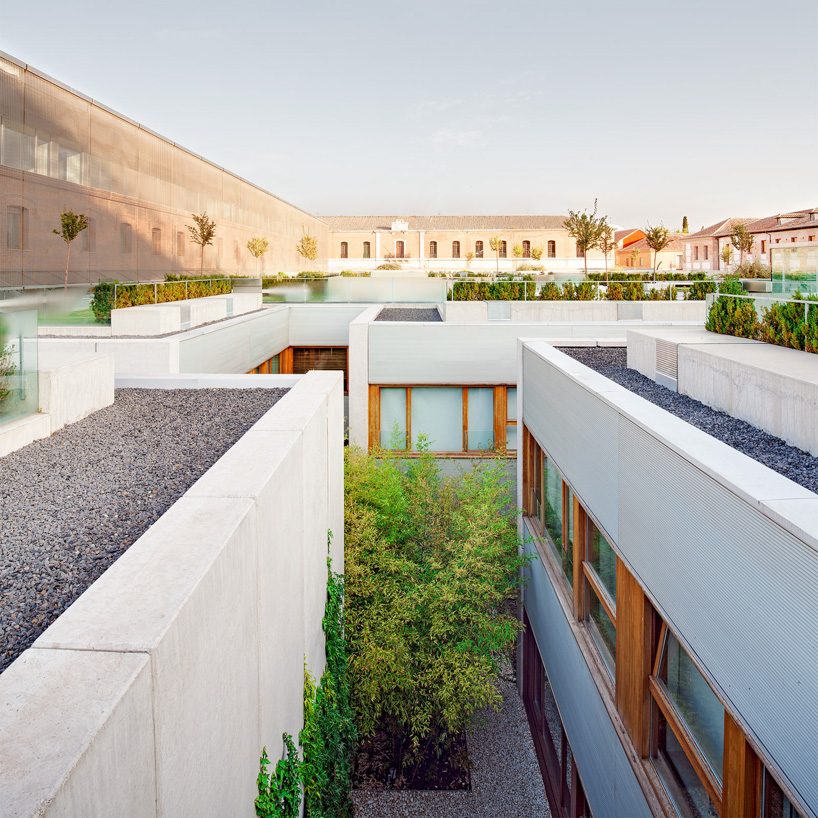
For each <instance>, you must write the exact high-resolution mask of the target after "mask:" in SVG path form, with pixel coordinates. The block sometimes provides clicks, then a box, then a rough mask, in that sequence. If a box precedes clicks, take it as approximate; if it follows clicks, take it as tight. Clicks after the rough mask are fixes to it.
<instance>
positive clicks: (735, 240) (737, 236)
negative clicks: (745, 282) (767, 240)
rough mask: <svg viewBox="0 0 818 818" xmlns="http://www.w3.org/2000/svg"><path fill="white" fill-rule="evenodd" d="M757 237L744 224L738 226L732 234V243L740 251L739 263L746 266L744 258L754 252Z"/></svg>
mask: <svg viewBox="0 0 818 818" xmlns="http://www.w3.org/2000/svg"><path fill="white" fill-rule="evenodd" d="M755 241H756V240H755V236H753V234H752V233H750V232H749V231H748V230H747V227H746V226H745V225H743V224H737V225H736V226H735V227H734V228H733V232H732V233H731V234H730V243H731V244H732V245H733V247H735V248H736V250H738V251H739V263H740V264H744V256H745V255H746V254H747V253H752V252H753V245H754V244H755Z"/></svg>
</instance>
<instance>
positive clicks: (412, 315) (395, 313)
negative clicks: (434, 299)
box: [375, 307, 443, 321]
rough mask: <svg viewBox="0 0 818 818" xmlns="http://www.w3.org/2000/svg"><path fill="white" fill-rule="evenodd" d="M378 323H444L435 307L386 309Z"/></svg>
mask: <svg viewBox="0 0 818 818" xmlns="http://www.w3.org/2000/svg"><path fill="white" fill-rule="evenodd" d="M375 320H376V321H443V319H442V318H441V317H440V313H439V312H438V311H437V308H435V307H429V308H427V307H384V308H383V309H382V310H381V311H380V312H379V313H378V315H377V317H376V318H375Z"/></svg>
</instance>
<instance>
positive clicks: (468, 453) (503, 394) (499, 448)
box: [369, 383, 519, 459]
mask: <svg viewBox="0 0 818 818" xmlns="http://www.w3.org/2000/svg"><path fill="white" fill-rule="evenodd" d="M516 386H517V385H516V384H501V385H495V386H491V385H487V384H484V383H483V384H479V383H478V384H467V385H465V386H464V385H463V384H459V383H457V384H451V383H441V384H401V383H395V384H391V383H390V384H371V385H370V387H369V448H370V449H375V448H380V436H381V411H380V406H381V399H380V390H381V389H405V390H406V423H405V429H406V448H405V449H404V450H403V451H405V453H406V456H407V457H417V456H418V454H419V452H413V451H412V450H411V446H412V389H414V388H417V389H428V388H430V387H431V388H433V389H462V390H463V392H462V396H463V397H462V402H463V410H462V419H461V441H462V447H461V448H460V449H459V450H457V451H452V452H448V451H447V452H432V454H433V455H434V456H435V457H454V458H458V457H462V458H469V459H473V458H475V457H483V456H485V455H487V454H488V455H491V456H496V455H500V456H501V457H516V456H517V452H518V449H506V426H507V425H512V423H513V425H515V426H516V425H517V421H510V420H508V417H507V415H508V390H509V389H514V388H516ZM469 389H493V390H494V399H493V408H494V412H493V421H494V423H493V429H494V446H493V448H492V449H490V450H485V449H468V448H467V446H468V431H469V425H468V424H469ZM498 441H499V443H498ZM517 445H518V446H519V441H518V444H517Z"/></svg>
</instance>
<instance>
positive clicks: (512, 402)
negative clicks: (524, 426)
mask: <svg viewBox="0 0 818 818" xmlns="http://www.w3.org/2000/svg"><path fill="white" fill-rule="evenodd" d="M507 393H508V409H507V410H506V416H507V417H508V419H509V420H517V387H516V386H510V387H509V388H508V390H507Z"/></svg>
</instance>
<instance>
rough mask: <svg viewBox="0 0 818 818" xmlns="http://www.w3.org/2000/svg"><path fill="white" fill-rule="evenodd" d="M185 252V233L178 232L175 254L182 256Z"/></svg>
mask: <svg viewBox="0 0 818 818" xmlns="http://www.w3.org/2000/svg"><path fill="white" fill-rule="evenodd" d="M184 254H185V234H184V233H182V232H179V233H177V234H176V255H177V256H184Z"/></svg>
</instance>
